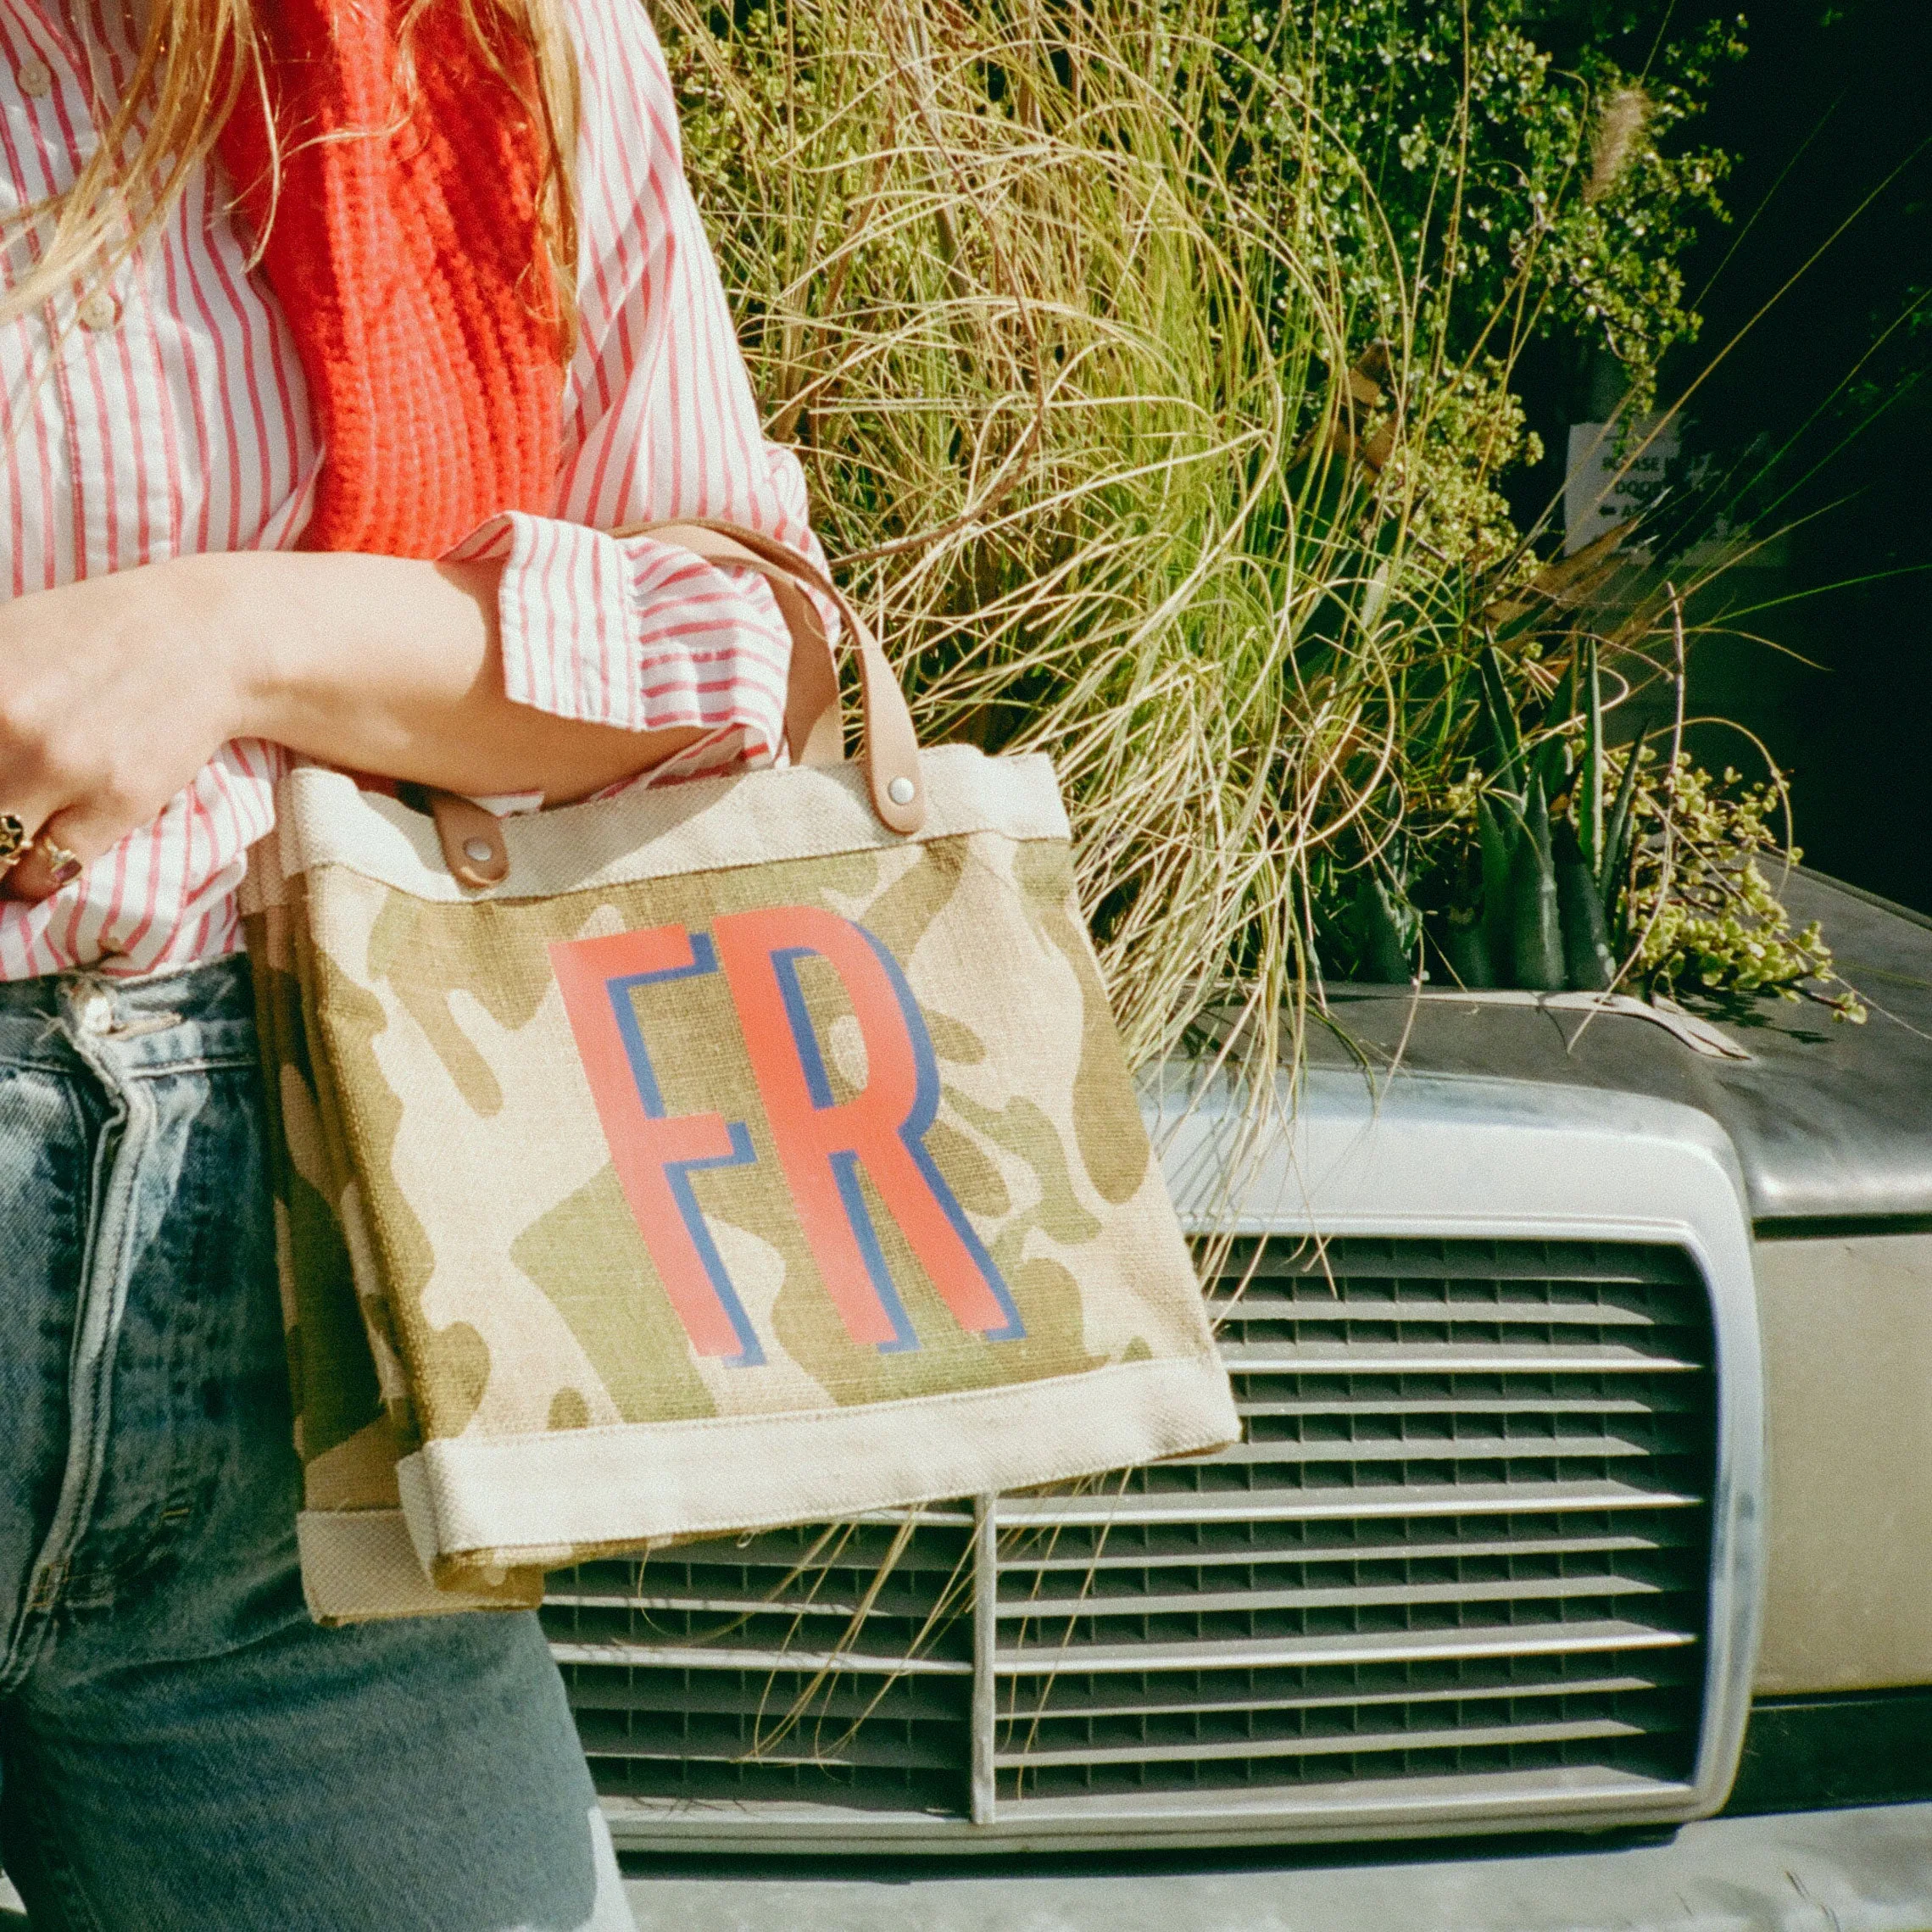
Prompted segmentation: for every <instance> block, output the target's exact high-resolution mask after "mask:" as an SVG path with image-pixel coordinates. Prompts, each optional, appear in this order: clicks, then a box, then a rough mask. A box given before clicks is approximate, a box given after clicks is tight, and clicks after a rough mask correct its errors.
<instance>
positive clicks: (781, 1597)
mask: <svg viewBox="0 0 1932 1932" xmlns="http://www.w3.org/2000/svg"><path fill="white" fill-rule="evenodd" d="M1237 1284H1239V1291H1238V1292H1234V1290H1235V1289H1236V1286H1237ZM1208 1289H1209V1292H1208V1301H1209V1306H1210V1310H1211V1313H1212V1315H1213V1316H1214V1317H1215V1318H1216V1320H1217V1322H1218V1324H1219V1328H1220V1337H1221V1346H1222V1356H1223V1359H1224V1360H1225V1361H1226V1362H1227V1364H1228V1367H1229V1370H1230V1372H1232V1374H1233V1383H1234V1389H1235V1395H1236V1399H1237V1406H1238V1407H1239V1410H1240V1412H1241V1414H1242V1417H1243V1426H1244V1440H1243V1441H1242V1442H1241V1443H1239V1444H1238V1445H1233V1446H1232V1447H1231V1448H1228V1449H1226V1450H1221V1451H1217V1452H1215V1453H1213V1454H1210V1455H1205V1456H1190V1457H1182V1458H1177V1459H1174V1460H1173V1461H1171V1462H1164V1463H1159V1464H1155V1465H1150V1466H1148V1467H1143V1468H1139V1469H1134V1470H1130V1471H1125V1472H1119V1473H1116V1474H1115V1475H1113V1476H1111V1477H1107V1478H1095V1479H1092V1480H1088V1481H1083V1482H1080V1483H1072V1484H1056V1485H1049V1486H1047V1487H1045V1488H1044V1489H1039V1490H1035V1491H1031V1492H1027V1493H1025V1494H1021V1495H1010V1496H1003V1497H1000V1498H998V1499H983V1501H982V1502H981V1504H980V1505H979V1506H978V1507H977V1511H976V1510H975V1508H974V1507H972V1506H967V1505H950V1506H943V1507H940V1508H936V1509H927V1510H918V1511H909V1512H882V1513H881V1514H879V1515H877V1516H875V1517H869V1518H866V1519H865V1520H863V1521H862V1522H860V1523H856V1524H854V1525H833V1526H827V1525H823V1524H821V1525H816V1526H808V1527H805V1528H799V1529H793V1530H780V1531H772V1532H766V1533H762V1534H759V1535H755V1536H750V1537H747V1538H744V1539H738V1540H737V1541H732V1540H730V1539H719V1540H715V1541H710V1542H704V1543H695V1544H691V1545H684V1546H682V1547H680V1548H676V1549H673V1550H671V1551H665V1552H664V1553H663V1554H662V1555H661V1556H657V1557H654V1558H653V1559H652V1560H651V1562H649V1564H648V1565H645V1566H642V1567H640V1566H638V1565H637V1564H635V1563H626V1562H600V1563H597V1564H589V1565H586V1566H584V1567H582V1570H580V1571H579V1572H578V1573H576V1575H575V1576H574V1577H571V1578H558V1579H557V1584H558V1587H557V1588H556V1589H555V1590H554V1591H553V1593H552V1595H551V1597H550V1599H549V1600H548V1603H547V1605H546V1607H545V1612H544V1616H545V1620H546V1623H547V1624H548V1627H549V1629H550V1634H551V1636H552V1640H553V1646H554V1650H555V1652H556V1654H557V1656H558V1658H559V1661H560V1663H562V1664H563V1665H564V1667H565V1671H566V1676H567V1678H568V1679H569V1681H570V1683H571V1691H572V1698H573V1703H574V1706H575V1707H576V1711H577V1712H578V1717H579V1723H580V1726H581V1728H582V1730H583V1733H584V1739H585V1744H586V1749H587V1753H588V1755H589V1756H590V1757H591V1760H592V1763H593V1770H594V1772H595V1773H596V1776H597V1778H598V1781H599V1787H600V1789H602V1790H604V1791H605V1792H606V1793H607V1794H610V1795H611V1796H615V1797H618V1798H628V1799H629V1800H630V1801H633V1802H635V1803H638V1804H640V1805H645V1806H649V1805H654V1804H663V1805H670V1806H676V1807H685V1806H695V1807H705V1806H710V1805H717V1806H721V1807H727V1809H729V1811H730V1812H731V1815H734V1816H737V1815H741V1814H742V1815H743V1816H746V1817H750V1816H752V1815H754V1814H756V1815H766V1814H767V1813H768V1814H769V1815H770V1816H771V1817H773V1818H778V1817H781V1816H782V1817H784V1818H796V1817H797V1816H799V1814H800V1812H801V1807H803V1808H804V1809H805V1811H808V1812H809V1811H810V1807H813V1806H815V1805H816V1806H821V1807H825V1809H824V1814H823V1815H825V1816H826V1817H827V1818H835V1817H849V1818H858V1817H860V1816H870V1815H873V1814H875V1813H876V1814H877V1815H880V1816H888V1815H889V1816H890V1817H892V1818H899V1819H911V1818H915V1817H924V1816H931V1817H939V1816H946V1817H950V1818H957V1819H959V1820H960V1821H961V1823H962V1828H963V1829H973V1827H972V1825H971V1824H969V1823H966V1821H967V1820H973V1819H977V1820H978V1821H979V1822H980V1823H982V1824H985V1823H991V1824H993V1825H994V1826H995V1827H998V1826H999V1824H1000V1823H1001V1821H1003V1820H1005V1819H1008V1818H1011V1819H1014V1820H1016V1821H1017V1820H1021V1819H1024V1818H1077V1817H1078V1818H1087V1817H1091V1818H1104V1817H1105V1816H1108V1815H1117V1816H1119V1817H1120V1818H1122V1819H1127V1818H1139V1817H1145V1816H1151V1815H1154V1813H1155V1812H1158V1811H1159V1810H1160V1809H1161V1807H1169V1808H1171V1809H1172V1811H1173V1812H1174V1815H1176V1816H1177V1817H1179V1816H1183V1815H1187V1814H1189V1813H1190V1812H1194V1811H1195V1810H1201V1811H1202V1812H1203V1814H1204V1815H1205V1813H1206V1812H1211V1811H1212V1809H1213V1807H1215V1806H1216V1805H1217V1804H1219V1805H1222V1806H1224V1807H1234V1810H1233V1811H1231V1812H1229V1814H1228V1815H1230V1816H1233V1815H1236V1814H1237V1813H1239V1815H1242V1816H1246V1815H1250V1814H1251V1813H1254V1812H1255V1808H1256V1807H1257V1806H1262V1807H1265V1805H1266V1804H1267V1802H1268V1801H1270V1800H1269V1798H1268V1794H1269V1793H1271V1792H1272V1793H1273V1794H1275V1797H1274V1799H1273V1802H1276V1803H1277V1804H1278V1806H1279V1807H1282V1809H1283V1812H1284V1815H1285V1814H1286V1813H1289V1812H1294V1809H1295V1807H1297V1806H1298V1805H1301V1804H1304V1803H1314V1804H1317V1805H1327V1806H1332V1805H1333V1803H1335V1802H1336V1799H1335V1796H1334V1794H1336V1793H1338V1792H1342V1791H1346V1790H1350V1789H1353V1788H1355V1787H1356V1785H1357V1784H1359V1785H1360V1786H1361V1788H1362V1789H1365V1790H1378V1791H1385V1792H1411V1793H1414V1794H1416V1801H1417V1802H1418V1803H1427V1802H1433V1800H1430V1799H1429V1798H1428V1794H1429V1793H1430V1792H1433V1791H1435V1790H1438V1789H1439V1788H1440V1789H1441V1790H1443V1791H1445V1792H1447V1791H1449V1790H1451V1789H1452V1788H1453V1789H1454V1790H1459V1791H1462V1790H1470V1789H1473V1788H1474V1787H1475V1786H1476V1785H1477V1784H1480V1783H1481V1782H1482V1781H1483V1780H1484V1779H1489V1780H1491V1781H1494V1782H1495V1783H1496V1784H1497V1788H1498V1789H1499V1790H1501V1789H1504V1788H1505V1787H1507V1788H1508V1789H1510V1790H1516V1789H1517V1788H1518V1786H1519V1785H1521V1787H1522V1788H1523V1789H1525V1790H1528V1789H1530V1788H1532V1787H1533V1786H1534V1781H1535V1779H1537V1778H1539V1777H1540V1778H1542V1779H1545V1780H1546V1781H1549V1788H1551V1789H1556V1788H1559V1787H1560V1788H1562V1789H1564V1790H1571V1789H1580V1788H1583V1787H1584V1786H1585V1785H1590V1786H1591V1788H1595V1789H1601V1790H1603V1791H1605V1792H1606V1793H1613V1792H1620V1791H1629V1790H1644V1789H1653V1790H1659V1791H1664V1790H1669V1791H1678V1790H1682V1789H1683V1788H1684V1782H1685V1780H1686V1779H1688V1778H1689V1776H1690V1772H1691V1767H1692V1762H1693V1758H1694V1754H1695V1740H1696V1736H1697V1733H1698V1727H1699V1723H1700V1717H1699V1713H1700V1711H1701V1698H1702V1695H1703V1678H1704V1663H1703V1647H1704V1643H1705V1636H1706V1629H1705V1621H1706V1617H1707V1608H1706V1601H1705V1600H1706V1594H1707V1576H1708V1567H1709V1540H1708V1538H1709V1528H1708V1517H1709V1507H1710V1503H1709V1499H1710V1495H1711V1485H1712V1467H1713V1458H1714V1454H1715V1449H1714V1443H1715V1433H1714V1431H1715V1422H1714V1415H1715V1407H1714V1398H1713V1384H1714V1377H1713V1367H1712V1360H1713V1358H1712V1333H1711V1325H1712V1317H1711V1311H1710V1308H1709V1305H1708V1297H1707V1293H1706V1290H1705V1289H1704V1287H1703V1284H1702V1282H1701V1278H1700V1277H1699V1275H1698V1274H1697V1272H1696V1271H1695V1267H1694V1266H1693V1265H1692V1264H1691V1262H1690V1259H1689V1257H1688V1256H1685V1255H1684V1254H1682V1253H1680V1252H1679V1251H1678V1250H1673V1249H1669V1248H1666V1247H1654V1248H1653V1247H1645V1246H1642V1245H1635V1244H1628V1245H1601V1244H1590V1243H1587V1242H1580V1241H1561V1242H1509V1241H1502V1240H1492V1239H1462V1240H1452V1239H1428V1240H1419V1239H1400V1240H1399V1239H1354V1240H1336V1241H1331V1242H1329V1243H1328V1244H1326V1247H1325V1249H1324V1250H1323V1251H1322V1253H1321V1254H1319V1255H1317V1254H1315V1253H1314V1251H1313V1250H1312V1249H1311V1246H1310V1244H1307V1243H1306V1242H1300V1241H1288V1242H1283V1241H1268V1240H1261V1241H1259V1242H1257V1241H1255V1240H1253V1239H1248V1240H1245V1241H1243V1242H1238V1243H1236V1244H1235V1245H1234V1247H1233V1250H1232V1251H1231V1252H1230V1253H1229V1254H1228V1258H1227V1261H1226V1262H1225V1264H1224V1266H1223V1267H1222V1272H1221V1276H1220V1278H1219V1280H1218V1281H1217V1282H1215V1283H1209V1284H1208ZM976 1523H977V1526H978V1527H977V1529H976V1528H975V1525H976ZM893 1551H896V1560H895V1562H894V1567H893V1569H892V1571H891V1572H890V1573H889V1574H888V1576H887V1577H886V1578H884V1580H883V1581H882V1582H880V1581H879V1580H878V1579H877V1577H876V1574H875V1572H876V1568H877V1565H878V1564H879V1562H881V1561H882V1558H883V1557H884V1556H885V1555H886V1554H887V1553H888V1552H893ZM1524 1780H1528V1784H1523V1781H1524ZM1110 1806H1112V1807H1116V1810H1115V1812H1113V1813H1111V1814H1110V1812H1109V1810H1108V1807H1110ZM1149 1807H1154V1811H1153V1812H1150V1808H1149ZM666 1815H669V1814H666ZM1257 1815H1258V1814H1257ZM788 1829H789V1828H788ZM894 1829H899V1827H894ZM1016 1829H1023V1828H1022V1827H1020V1826H1018V1825H1017V1824H1016ZM827 1842H828V1843H831V1842H836V1840H828V1841H827Z"/></svg>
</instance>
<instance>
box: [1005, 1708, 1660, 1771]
mask: <svg viewBox="0 0 1932 1932" xmlns="http://www.w3.org/2000/svg"><path fill="white" fill-rule="evenodd" d="M1641 1734H1643V1727H1642V1726H1641V1725H1639V1724H1633V1723H1626V1722H1624V1721H1623V1719H1621V1718H1573V1719H1571V1720H1570V1721H1568V1722H1567V1723H1547V1724H1467V1725H1457V1726H1456V1727H1454V1728H1452V1729H1442V1730H1435V1731H1381V1732H1377V1731H1351V1732H1349V1733H1346V1734H1343V1733H1339V1732H1337V1733H1333V1734H1329V1735H1328V1736H1325V1737H1314V1738H1302V1737H1278V1738H1271V1737H1246V1738H1229V1739H1222V1740H1211V1739H1199V1738H1197V1739H1190V1740H1188V1741H1187V1742H1185V1743H1179V1744H1171V1745H1101V1746H1099V1747H1097V1748H1094V1749H1092V1750H1088V1751H1078V1750H1066V1751H1055V1750H1044V1751H1043V1750H1039V1749H1038V1748H1030V1749H1028V1750H1027V1751H1001V1752H999V1753H998V1754H996V1755H995V1757H994V1763H995V1764H996V1765H997V1766H998V1767H999V1768H1000V1769H1001V1770H1003V1771H1016V1770H1020V1769H1022V1768H1027V1767H1029V1766H1034V1765H1038V1766H1042V1767H1044V1766H1048V1765H1069V1764H1161V1763H1170V1764H1171V1763H1199V1762H1210V1761H1211V1760H1213V1759H1216V1758H1222V1759H1225V1758H1249V1757H1361V1756H1363V1755H1365V1754H1367V1753H1370V1752H1380V1751H1446V1750H1466V1749H1467V1748H1469V1747H1470V1746H1472V1745H1511V1744H1557V1743H1570V1744H1575V1743H1581V1742H1583V1741H1584V1740H1589V1739H1595V1738H1618V1737H1636V1736H1640V1735H1641Z"/></svg>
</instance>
